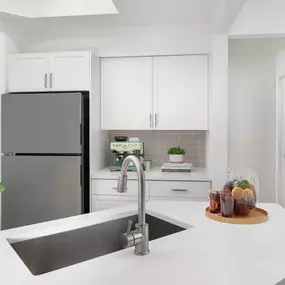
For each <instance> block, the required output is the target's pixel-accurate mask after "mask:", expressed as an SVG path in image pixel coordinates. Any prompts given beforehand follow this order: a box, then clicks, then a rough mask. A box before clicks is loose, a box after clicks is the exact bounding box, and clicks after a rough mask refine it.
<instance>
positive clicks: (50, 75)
mask: <svg viewBox="0 0 285 285" xmlns="http://www.w3.org/2000/svg"><path fill="white" fill-rule="evenodd" d="M49 86H50V88H52V73H50V74H49Z"/></svg>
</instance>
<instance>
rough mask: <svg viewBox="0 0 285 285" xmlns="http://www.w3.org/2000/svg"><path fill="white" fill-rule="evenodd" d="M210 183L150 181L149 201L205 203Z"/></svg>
mask: <svg viewBox="0 0 285 285" xmlns="http://www.w3.org/2000/svg"><path fill="white" fill-rule="evenodd" d="M209 189H211V182H200V181H197V182H196V181H191V182H184V181H183V182H181V181H150V200H173V201H177V200H190V201H207V200H208V196H209V192H208V191H209Z"/></svg>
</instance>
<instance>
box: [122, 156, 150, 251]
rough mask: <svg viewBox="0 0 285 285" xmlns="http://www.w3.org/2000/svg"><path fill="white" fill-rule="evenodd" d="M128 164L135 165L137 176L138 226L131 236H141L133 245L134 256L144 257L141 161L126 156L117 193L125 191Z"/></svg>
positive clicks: (146, 241)
mask: <svg viewBox="0 0 285 285" xmlns="http://www.w3.org/2000/svg"><path fill="white" fill-rule="evenodd" d="M130 163H133V164H134V165H135V168H136V170H137V175H138V225H137V230H136V232H133V233H132V234H133V235H134V234H135V233H140V234H142V235H143V238H142V237H140V238H138V239H137V243H135V254H137V255H146V254H148V253H149V239H148V225H147V224H146V222H145V200H146V197H145V196H146V191H145V175H144V170H143V167H142V165H141V161H140V160H139V159H138V158H137V157H136V156H134V155H129V156H127V157H126V158H125V159H124V161H123V163H122V167H121V175H120V176H119V180H118V192H121V193H123V192H126V191H127V179H128V176H127V174H126V173H127V170H128V165H129V164H130Z"/></svg>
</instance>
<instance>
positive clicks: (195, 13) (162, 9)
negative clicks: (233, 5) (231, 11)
mask: <svg viewBox="0 0 285 285" xmlns="http://www.w3.org/2000/svg"><path fill="white" fill-rule="evenodd" d="M113 1H114V3H115V5H116V7H117V9H118V11H119V15H117V16H116V17H117V18H119V21H120V23H122V24H127V25H136V24H143V25H150V24H161V23H205V22H212V21H213V20H214V18H215V15H216V13H217V12H218V10H219V8H220V5H221V4H222V3H223V2H224V0H113Z"/></svg>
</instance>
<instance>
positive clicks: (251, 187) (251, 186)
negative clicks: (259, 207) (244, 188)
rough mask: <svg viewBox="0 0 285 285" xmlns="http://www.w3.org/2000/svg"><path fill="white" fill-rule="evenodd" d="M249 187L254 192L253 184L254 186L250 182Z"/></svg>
mask: <svg viewBox="0 0 285 285" xmlns="http://www.w3.org/2000/svg"><path fill="white" fill-rule="evenodd" d="M249 189H250V190H251V191H252V192H253V193H254V194H255V186H254V184H250V186H249Z"/></svg>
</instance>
